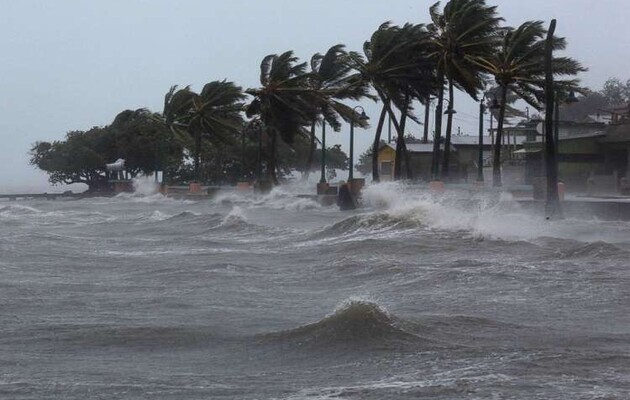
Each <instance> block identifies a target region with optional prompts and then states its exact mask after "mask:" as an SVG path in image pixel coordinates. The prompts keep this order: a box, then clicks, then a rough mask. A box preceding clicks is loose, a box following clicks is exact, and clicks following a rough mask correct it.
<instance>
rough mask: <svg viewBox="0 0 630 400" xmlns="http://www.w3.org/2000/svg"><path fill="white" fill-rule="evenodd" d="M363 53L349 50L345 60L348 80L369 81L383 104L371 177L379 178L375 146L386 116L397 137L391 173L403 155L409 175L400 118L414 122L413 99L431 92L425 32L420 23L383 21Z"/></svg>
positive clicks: (379, 140)
mask: <svg viewBox="0 0 630 400" xmlns="http://www.w3.org/2000/svg"><path fill="white" fill-rule="evenodd" d="M363 53H364V55H361V54H359V53H358V52H350V53H349V54H348V58H347V60H348V65H349V66H350V67H351V68H352V69H354V70H355V71H356V72H355V74H354V75H353V76H351V78H350V80H351V81H354V82H355V83H356V84H363V83H369V84H370V85H371V86H372V88H373V89H374V90H375V92H376V94H377V96H378V98H379V99H380V100H381V102H382V103H383V108H382V111H381V114H380V117H379V121H378V126H377V129H376V134H375V136H374V143H373V146H372V149H373V151H372V177H373V180H374V181H379V171H378V147H379V145H380V142H381V133H382V128H383V123H384V120H385V116H386V115H389V117H390V118H391V121H392V123H393V125H394V128H395V129H396V132H397V137H398V139H397V143H398V145H397V149H398V152H397V155H396V163H397V164H396V166H395V176H396V177H398V176H400V163H401V161H402V158H403V157H402V155H403V154H404V155H405V157H406V162H405V164H406V167H407V177H408V178H411V165H410V163H409V159H408V153H407V151H406V146H405V142H404V131H403V128H404V118H406V117H410V118H412V119H414V120H416V121H417V119H416V118H415V116H414V115H413V113H412V108H411V102H412V101H413V100H414V99H422V100H424V99H426V98H427V97H428V96H429V95H430V94H432V93H434V89H435V86H434V73H433V71H434V68H433V62H432V61H431V60H430V58H429V54H430V50H429V40H428V33H427V31H426V29H425V27H424V26H423V25H412V24H406V25H404V26H403V27H398V26H392V25H391V24H390V23H389V22H387V23H384V24H382V25H381V26H380V27H379V28H378V29H377V30H376V31H375V32H374V33H373V34H372V36H371V38H370V40H369V41H366V42H365V43H364V45H363ZM394 107H396V108H397V109H398V110H400V111H401V116H402V118H401V119H400V120H399V119H398V118H397V116H396V115H395V113H394ZM401 153H402V154H401Z"/></svg>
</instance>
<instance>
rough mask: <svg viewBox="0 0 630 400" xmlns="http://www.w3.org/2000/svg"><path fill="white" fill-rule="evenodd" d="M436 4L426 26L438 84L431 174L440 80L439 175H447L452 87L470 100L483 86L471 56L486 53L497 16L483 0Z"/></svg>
mask: <svg viewBox="0 0 630 400" xmlns="http://www.w3.org/2000/svg"><path fill="white" fill-rule="evenodd" d="M439 5H440V3H439V2H438V3H435V4H434V5H433V6H432V7H431V8H430V10H429V13H430V15H431V21H432V23H431V24H430V25H429V26H428V30H429V32H430V34H431V38H432V42H433V45H434V46H435V53H434V54H433V57H434V58H435V60H436V63H437V81H438V83H439V85H440V90H439V93H438V99H437V100H438V102H437V108H436V116H435V117H436V139H435V143H434V153H433V170H434V171H433V175H434V178H438V175H439V148H440V147H439V143H440V140H441V135H442V132H441V131H442V113H443V107H444V103H443V102H444V82H445V81H446V84H447V86H448V97H449V105H448V112H447V114H448V117H447V123H446V133H445V143H444V160H443V167H442V174H443V175H444V177H448V175H449V163H450V144H451V132H452V126H453V110H454V90H455V88H457V89H460V90H462V91H464V92H466V93H468V94H469V95H470V96H471V97H472V98H473V99H475V100H477V96H478V94H479V92H480V91H482V90H483V88H484V78H483V74H482V71H481V68H480V67H479V66H478V65H476V64H475V63H473V62H472V59H473V58H475V57H479V56H486V55H488V54H490V53H491V52H492V51H493V49H494V47H495V44H496V32H497V28H498V27H499V24H500V22H501V21H502V19H501V18H499V17H498V16H497V12H496V7H491V6H487V5H486V2H485V0H450V1H449V2H448V3H446V5H445V6H444V10H443V12H441V13H440V12H439V11H438V8H439Z"/></svg>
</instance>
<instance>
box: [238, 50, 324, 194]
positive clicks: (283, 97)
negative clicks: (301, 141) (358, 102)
mask: <svg viewBox="0 0 630 400" xmlns="http://www.w3.org/2000/svg"><path fill="white" fill-rule="evenodd" d="M310 79H311V76H310V75H309V74H307V73H306V63H298V58H297V57H295V56H294V55H293V52H292V51H287V52H285V53H282V54H280V55H277V54H271V55H268V56H266V57H265V58H264V59H263V61H262V63H261V64H260V84H261V87H260V88H256V89H247V90H246V91H245V92H246V93H247V94H250V95H252V96H253V97H254V99H253V100H252V102H251V103H250V104H249V105H248V107H247V116H248V117H253V116H256V115H257V116H259V117H260V120H261V121H262V123H263V125H264V127H265V133H266V135H267V137H268V139H269V141H270V142H271V143H269V150H270V151H269V152H268V164H267V167H268V168H267V172H268V174H269V177H270V179H271V181H272V183H273V184H278V177H277V175H276V169H277V160H276V152H277V142H278V137H279V138H280V139H281V140H283V141H284V142H286V143H287V144H292V143H293V140H294V138H295V137H296V135H302V134H305V132H304V130H305V127H306V126H309V125H311V123H312V121H313V118H314V116H316V115H317V114H318V111H319V110H318V107H317V105H318V101H317V99H316V96H313V93H314V92H313V91H312V90H311V89H310V87H309V85H310Z"/></svg>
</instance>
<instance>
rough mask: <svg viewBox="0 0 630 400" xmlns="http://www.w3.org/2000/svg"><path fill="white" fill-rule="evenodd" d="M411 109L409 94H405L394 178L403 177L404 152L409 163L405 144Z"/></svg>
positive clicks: (406, 161) (397, 140) (397, 141)
mask: <svg viewBox="0 0 630 400" xmlns="http://www.w3.org/2000/svg"><path fill="white" fill-rule="evenodd" d="M408 110H409V94H408V93H407V94H405V106H404V108H403V109H402V110H401V111H400V130H399V131H398V135H397V139H396V158H395V163H394V179H395V180H398V179H400V178H401V175H402V174H401V172H402V161H403V154H405V164H408V163H409V160H408V157H407V151H406V150H407V146H406V145H405V125H406V124H407V112H408Z"/></svg>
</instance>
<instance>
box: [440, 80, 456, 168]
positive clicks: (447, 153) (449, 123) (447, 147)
mask: <svg viewBox="0 0 630 400" xmlns="http://www.w3.org/2000/svg"><path fill="white" fill-rule="evenodd" d="M453 97H454V94H453V80H452V79H451V78H449V79H448V110H449V111H450V112H449V113H448V117H447V118H446V136H445V138H444V160H443V165H442V176H443V177H444V178H445V179H448V177H449V172H450V171H449V166H450V165H449V164H450V162H451V134H452V132H453Z"/></svg>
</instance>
